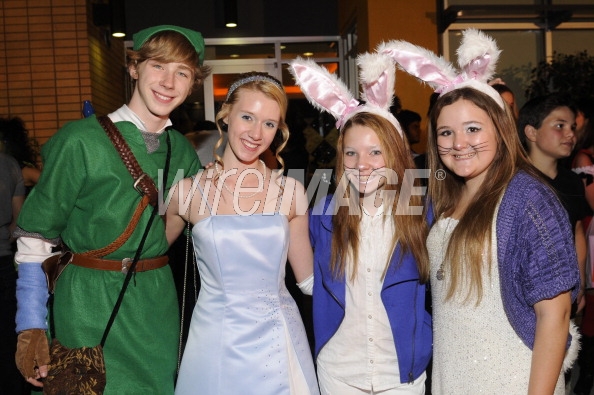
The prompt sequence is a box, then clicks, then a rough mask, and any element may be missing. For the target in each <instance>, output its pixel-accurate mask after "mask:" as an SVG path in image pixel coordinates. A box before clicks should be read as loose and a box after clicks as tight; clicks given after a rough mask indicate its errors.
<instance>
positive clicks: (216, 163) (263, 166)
mask: <svg viewBox="0 0 594 395" xmlns="http://www.w3.org/2000/svg"><path fill="white" fill-rule="evenodd" d="M260 163H261V164H262V168H263V169H264V171H263V172H262V175H263V177H264V179H263V180H262V187H260V188H258V190H257V191H256V192H254V193H252V194H249V195H240V194H239V193H238V194H237V197H240V198H242V199H248V198H251V197H254V196H256V194H258V193H260V192H262V190H263V189H264V183H265V182H266V164H265V163H264V161H263V160H262V159H260ZM215 171H216V172H217V174H218V175H219V177H220V176H221V174H223V170H220V169H219V161H215ZM223 188H225V190H226V191H227V192H229V193H230V194H231V195H233V196H235V193H234V192H233V191H232V190H230V189H229V187H227V185H226V184H225V180H223Z"/></svg>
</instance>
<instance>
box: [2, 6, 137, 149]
mask: <svg viewBox="0 0 594 395" xmlns="http://www.w3.org/2000/svg"><path fill="white" fill-rule="evenodd" d="M104 37H105V35H104V30H103V29H100V28H98V27H95V26H94V25H93V23H92V14H91V4H90V2H88V1H86V0H3V1H2V2H0V116H2V117H13V116H18V117H21V118H22V119H23V120H24V121H25V125H26V127H27V128H28V129H29V131H30V135H31V136H33V137H35V138H36V139H37V141H38V142H39V143H40V144H43V143H45V142H46V141H47V139H48V138H49V137H51V136H52V135H53V134H54V133H55V132H56V131H57V130H58V129H59V128H60V127H61V126H62V125H63V124H64V123H66V122H68V121H71V120H74V119H78V118H80V117H81V116H82V115H81V108H82V102H83V101H84V100H91V101H92V102H93V104H94V106H95V109H96V111H97V113H98V114H101V113H105V112H107V111H108V110H109V111H110V110H113V109H115V108H116V107H117V106H119V105H121V104H122V103H123V102H124V98H125V89H124V84H122V68H123V66H124V49H123V41H122V40H121V39H113V38H111V37H109V40H105V39H104Z"/></svg>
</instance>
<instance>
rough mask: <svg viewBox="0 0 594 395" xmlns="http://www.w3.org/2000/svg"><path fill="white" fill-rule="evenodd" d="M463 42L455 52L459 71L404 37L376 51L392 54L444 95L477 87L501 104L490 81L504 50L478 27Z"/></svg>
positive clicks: (402, 65)
mask: <svg viewBox="0 0 594 395" xmlns="http://www.w3.org/2000/svg"><path fill="white" fill-rule="evenodd" d="M462 35H463V36H462V42H461V44H460V47H459V48H458V50H457V51H456V53H457V55H458V65H459V67H460V72H458V71H457V70H456V69H455V68H454V66H453V65H452V64H451V63H450V62H448V61H447V60H445V59H444V58H443V57H441V56H437V55H436V54H434V53H433V52H431V51H429V50H427V49H425V48H422V47H419V46H416V45H413V44H411V43H409V42H406V41H402V40H392V41H388V42H384V43H382V44H380V45H379V46H378V48H377V52H378V53H381V54H385V55H388V56H390V57H391V58H392V59H393V60H394V61H395V62H396V63H398V65H399V67H400V68H402V69H403V70H404V71H406V72H407V73H409V74H411V75H413V76H415V77H417V78H418V79H420V80H421V81H423V82H425V83H427V84H428V85H429V86H430V87H431V88H433V89H434V90H435V92H436V93H439V95H440V96H442V95H443V94H445V93H447V92H450V91H453V90H455V89H460V88H463V87H470V88H474V89H476V90H478V91H481V92H483V93H485V94H487V95H489V96H490V97H491V98H492V99H493V100H495V102H496V103H497V104H498V105H499V106H500V107H501V108H505V103H504V102H503V99H502V98H501V95H500V94H499V92H497V91H496V90H495V89H494V88H493V87H492V86H490V85H489V84H488V81H489V80H490V79H491V77H492V76H493V74H495V65H496V64H497V60H499V54H500V53H501V51H500V50H499V49H498V48H497V43H496V42H495V40H493V39H492V38H491V37H489V36H487V35H486V34H484V33H483V32H481V31H479V30H476V29H467V30H464V31H463V32H462Z"/></svg>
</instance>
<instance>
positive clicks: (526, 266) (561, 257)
mask: <svg viewBox="0 0 594 395" xmlns="http://www.w3.org/2000/svg"><path fill="white" fill-rule="evenodd" d="M497 257H498V261H499V277H500V282H501V296H502V299H503V305H504V308H505V313H506V315H507V317H508V319H509V321H510V323H511V325H512V327H513V328H514V330H515V331H516V333H517V334H518V336H520V338H521V339H522V341H523V342H524V343H525V344H526V345H527V346H528V347H530V349H533V347H534V337H535V334H536V314H535V312H534V308H533V306H534V304H535V303H537V302H539V301H541V300H544V299H550V298H552V297H554V296H556V295H559V294H560V293H562V292H565V291H569V290H572V293H571V297H572V300H575V298H576V296H577V292H578V290H579V284H580V274H579V269H578V264H577V258H576V252H575V245H574V241H573V233H572V230H571V226H570V224H569V220H568V216H567V212H566V211H565V209H564V208H563V206H562V205H561V203H560V202H559V199H558V198H557V197H556V195H555V194H554V192H553V191H552V189H551V188H550V187H548V186H547V185H545V184H543V183H542V182H540V181H538V180H536V179H535V178H534V177H532V176H530V175H529V174H527V173H526V172H524V171H519V172H518V173H517V174H516V175H515V176H514V177H513V178H512V180H511V181H510V183H509V185H508V187H507V189H506V191H505V193H504V194H503V199H502V201H501V205H500V206H499V212H498V215H497ZM570 341H571V337H568V344H569V343H570Z"/></svg>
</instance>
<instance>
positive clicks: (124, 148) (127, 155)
mask: <svg viewBox="0 0 594 395" xmlns="http://www.w3.org/2000/svg"><path fill="white" fill-rule="evenodd" d="M97 120H98V121H99V123H100V124H101V126H102V127H103V129H104V130H105V133H107V136H108V137H109V139H110V140H111V142H112V143H113V145H114V147H115V148H116V150H117V151H118V154H119V155H120V157H121V158H122V161H123V162H124V165H125V166H126V168H127V169H128V171H129V172H130V175H131V176H132V179H133V180H134V188H135V189H136V190H137V191H138V192H139V193H140V194H141V195H146V196H148V197H149V203H150V205H151V206H153V207H155V206H156V205H157V203H158V202H157V198H158V193H157V187H156V186H155V183H154V181H153V179H152V178H151V177H150V176H149V175H148V174H146V173H144V172H143V171H142V168H141V167H140V165H139V164H138V161H137V160H136V158H135V157H134V154H132V151H131V150H130V146H128V143H127V142H126V140H125V139H124V136H122V134H121V133H120V131H119V130H118V128H117V127H116V126H115V125H114V124H113V122H112V121H111V119H109V117H108V116H105V115H104V116H101V117H97Z"/></svg>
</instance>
